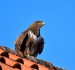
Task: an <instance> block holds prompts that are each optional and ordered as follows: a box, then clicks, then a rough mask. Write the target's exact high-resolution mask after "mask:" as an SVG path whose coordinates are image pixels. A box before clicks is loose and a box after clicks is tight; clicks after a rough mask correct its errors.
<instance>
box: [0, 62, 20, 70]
mask: <svg viewBox="0 0 75 70" xmlns="http://www.w3.org/2000/svg"><path fill="white" fill-rule="evenodd" d="M0 67H1V70H20V69H17V68H12V67H10V66H8V65H5V64H3V63H1V62H0Z"/></svg>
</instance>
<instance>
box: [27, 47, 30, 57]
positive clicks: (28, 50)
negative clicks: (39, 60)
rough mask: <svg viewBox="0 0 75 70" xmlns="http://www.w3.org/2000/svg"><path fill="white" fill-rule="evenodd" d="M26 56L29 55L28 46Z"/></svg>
mask: <svg viewBox="0 0 75 70" xmlns="http://www.w3.org/2000/svg"><path fill="white" fill-rule="evenodd" d="M27 56H30V54H29V48H27Z"/></svg>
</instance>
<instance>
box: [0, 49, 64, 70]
mask: <svg viewBox="0 0 75 70" xmlns="http://www.w3.org/2000/svg"><path fill="white" fill-rule="evenodd" d="M34 59H35V60H34ZM34 59H33V57H30V58H28V59H27V58H22V57H19V56H17V55H15V54H12V53H11V52H7V51H6V50H5V49H2V48H0V70H63V69H61V68H58V67H55V66H53V65H52V64H51V63H48V62H46V61H43V60H39V59H37V58H34ZM36 60H37V62H36Z"/></svg>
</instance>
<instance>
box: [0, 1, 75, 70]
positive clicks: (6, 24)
mask: <svg viewBox="0 0 75 70" xmlns="http://www.w3.org/2000/svg"><path fill="white" fill-rule="evenodd" d="M36 20H42V21H44V22H45V23H46V25H45V26H43V27H42V28H41V36H42V37H43V38H44V39H45V46H44V50H43V52H42V54H41V55H39V56H38V58H40V59H43V60H46V61H49V62H52V63H53V65H55V66H59V67H62V68H65V69H67V70H74V69H75V0H0V45H3V46H7V47H10V48H12V49H14V41H15V40H16V38H17V37H18V36H19V35H20V33H21V32H22V31H24V30H25V29H27V28H28V27H29V26H30V25H31V24H32V23H33V22H34V21H36Z"/></svg>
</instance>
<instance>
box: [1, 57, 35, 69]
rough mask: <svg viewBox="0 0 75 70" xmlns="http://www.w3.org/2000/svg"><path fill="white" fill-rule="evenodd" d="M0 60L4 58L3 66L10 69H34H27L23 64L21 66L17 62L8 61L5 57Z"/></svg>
mask: <svg viewBox="0 0 75 70" xmlns="http://www.w3.org/2000/svg"><path fill="white" fill-rule="evenodd" d="M0 58H4V60H5V64H6V65H9V66H11V67H13V68H18V69H21V70H25V69H27V70H28V69H29V70H32V69H34V68H30V67H27V66H25V65H23V64H21V63H18V62H16V61H14V60H12V59H9V58H7V57H4V56H0Z"/></svg>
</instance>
